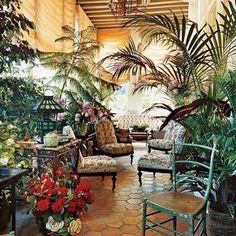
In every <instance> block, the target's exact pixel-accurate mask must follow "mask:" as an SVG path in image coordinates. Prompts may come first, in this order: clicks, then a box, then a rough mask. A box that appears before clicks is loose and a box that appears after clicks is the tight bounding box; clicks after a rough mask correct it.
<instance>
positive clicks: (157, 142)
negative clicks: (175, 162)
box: [148, 139, 172, 150]
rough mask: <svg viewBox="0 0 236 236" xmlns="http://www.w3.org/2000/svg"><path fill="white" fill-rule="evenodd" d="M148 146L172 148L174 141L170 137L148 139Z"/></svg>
mask: <svg viewBox="0 0 236 236" xmlns="http://www.w3.org/2000/svg"><path fill="white" fill-rule="evenodd" d="M148 146H150V147H153V148H156V149H165V150H170V149H171V146H172V141H170V140H168V139H151V140H149V141H148Z"/></svg>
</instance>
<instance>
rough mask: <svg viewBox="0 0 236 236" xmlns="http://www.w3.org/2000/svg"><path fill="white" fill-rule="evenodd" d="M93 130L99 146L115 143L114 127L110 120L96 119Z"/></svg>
mask: <svg viewBox="0 0 236 236" xmlns="http://www.w3.org/2000/svg"><path fill="white" fill-rule="evenodd" d="M95 132H96V138H97V144H98V147H99V148H100V147H101V146H103V145H105V144H110V143H117V139H116V135H115V129H114V126H113V124H112V122H111V121H109V120H99V121H97V122H96V124H95Z"/></svg>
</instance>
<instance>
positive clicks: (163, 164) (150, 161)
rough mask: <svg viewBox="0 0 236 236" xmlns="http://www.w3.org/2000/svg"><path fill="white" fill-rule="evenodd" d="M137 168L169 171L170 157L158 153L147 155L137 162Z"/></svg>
mask: <svg viewBox="0 0 236 236" xmlns="http://www.w3.org/2000/svg"><path fill="white" fill-rule="evenodd" d="M138 167H139V168H149V169H171V161H170V155H169V154H164V153H158V152H152V153H148V154H146V155H144V156H142V157H140V158H139V160H138Z"/></svg>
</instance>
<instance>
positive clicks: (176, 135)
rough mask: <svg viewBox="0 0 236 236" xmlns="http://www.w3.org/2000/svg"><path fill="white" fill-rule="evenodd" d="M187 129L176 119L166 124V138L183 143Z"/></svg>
mask: <svg viewBox="0 0 236 236" xmlns="http://www.w3.org/2000/svg"><path fill="white" fill-rule="evenodd" d="M185 131H186V129H185V128H184V127H183V126H182V125H181V124H179V123H178V122H176V121H170V122H169V123H168V125H167V126H166V131H165V135H164V139H168V140H170V141H175V143H181V142H183V139H184V134H185Z"/></svg>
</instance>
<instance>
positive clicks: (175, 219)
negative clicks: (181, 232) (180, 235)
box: [173, 216, 177, 236]
mask: <svg viewBox="0 0 236 236" xmlns="http://www.w3.org/2000/svg"><path fill="white" fill-rule="evenodd" d="M176 226H177V218H176V216H174V217H173V228H174V230H175V231H176ZM174 236H176V233H175V232H174Z"/></svg>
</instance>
